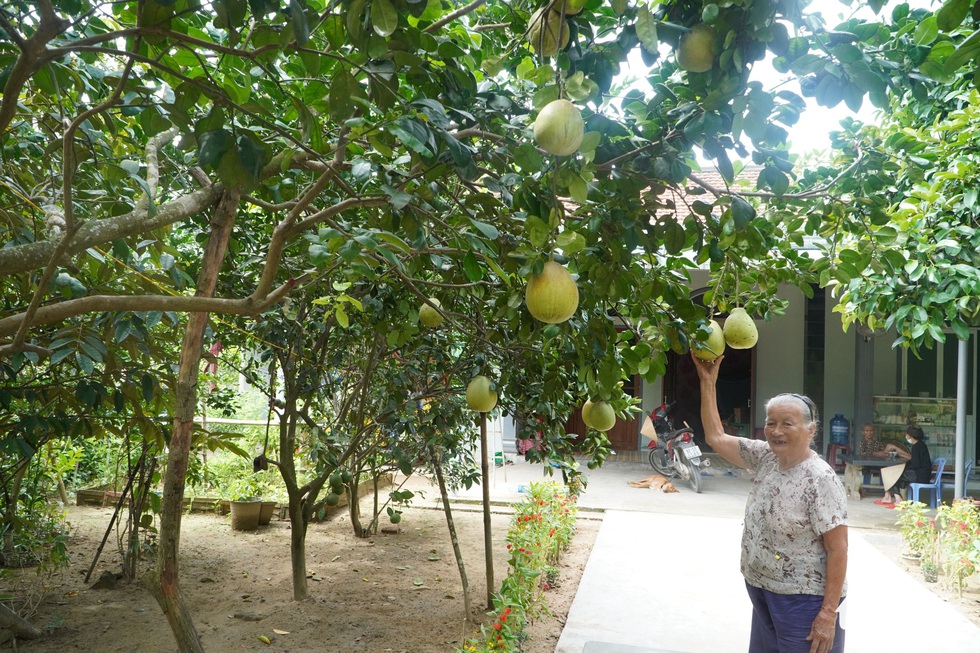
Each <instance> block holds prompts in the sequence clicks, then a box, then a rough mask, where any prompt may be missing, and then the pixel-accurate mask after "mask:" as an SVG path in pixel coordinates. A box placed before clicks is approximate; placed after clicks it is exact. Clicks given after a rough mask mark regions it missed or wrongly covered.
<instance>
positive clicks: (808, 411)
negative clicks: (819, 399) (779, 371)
mask: <svg viewBox="0 0 980 653" xmlns="http://www.w3.org/2000/svg"><path fill="white" fill-rule="evenodd" d="M790 403H791V404H796V405H797V406H799V408H800V417H802V418H803V421H804V422H806V423H808V424H813V425H814V426H816V425H818V424H819V422H820V419H819V415H818V414H817V405H816V404H815V403H813V400H812V399H810V398H809V397H807V396H806V395H800V394H796V393H795V392H784V393H782V394H778V395H776V396H774V397H772V398H771V399H770V400H769V401H767V402H766V414H767V415H768V414H769V408H770V407H771V406H777V405H780V404H790Z"/></svg>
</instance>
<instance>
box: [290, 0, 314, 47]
mask: <svg viewBox="0 0 980 653" xmlns="http://www.w3.org/2000/svg"><path fill="white" fill-rule="evenodd" d="M289 24H290V25H292V27H293V38H294V39H296V45H298V46H300V47H303V46H304V45H306V43H307V41H309V40H310V25H309V23H308V22H307V20H306V12H305V11H304V10H303V3H302V2H301V0H289Z"/></svg>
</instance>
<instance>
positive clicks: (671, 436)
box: [664, 428, 694, 442]
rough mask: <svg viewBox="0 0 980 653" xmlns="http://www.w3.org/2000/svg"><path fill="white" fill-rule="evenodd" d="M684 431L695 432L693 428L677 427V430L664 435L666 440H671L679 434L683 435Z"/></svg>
mask: <svg viewBox="0 0 980 653" xmlns="http://www.w3.org/2000/svg"><path fill="white" fill-rule="evenodd" d="M682 433H694V432H693V431H692V430H691V429H688V428H683V429H677V430H676V431H671V432H670V433H668V434H667V435H665V436H664V440H666V441H668V442H669V441H670V440H673V439H674V438H676V437H677V436H679V435H681V434H682Z"/></svg>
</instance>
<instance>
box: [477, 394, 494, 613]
mask: <svg viewBox="0 0 980 653" xmlns="http://www.w3.org/2000/svg"><path fill="white" fill-rule="evenodd" d="M489 459H490V456H489V454H488V452H487V414H486V413H480V469H481V471H482V472H483V552H484V556H485V557H486V559H487V609H488V610H493V588H494V580H493V530H492V527H491V525H490V462H489Z"/></svg>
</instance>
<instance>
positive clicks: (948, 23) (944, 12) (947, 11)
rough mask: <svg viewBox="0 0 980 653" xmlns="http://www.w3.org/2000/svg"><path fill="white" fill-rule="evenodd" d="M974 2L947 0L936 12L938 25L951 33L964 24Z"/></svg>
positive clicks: (971, 0)
mask: <svg viewBox="0 0 980 653" xmlns="http://www.w3.org/2000/svg"><path fill="white" fill-rule="evenodd" d="M973 2H974V0H946V4H944V5H943V6H942V7H940V9H939V11H938V12H936V25H937V26H938V28H939V29H940V30H942V31H944V32H951V31H953V30H954V29H956V28H957V27H959V26H960V25H961V24H962V23H963V19H964V18H966V17H967V15H968V14H969V13H970V8H971V7H972V6H973Z"/></svg>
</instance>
